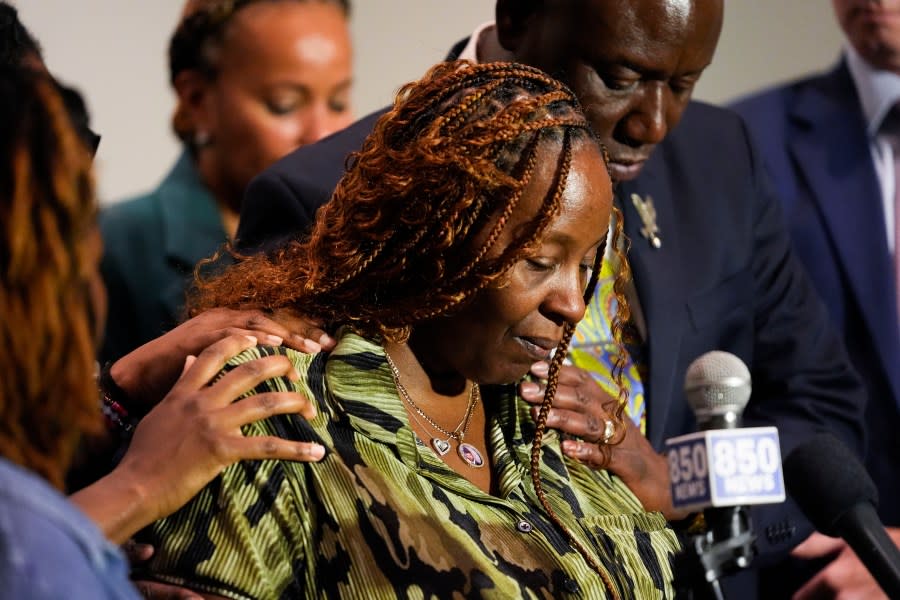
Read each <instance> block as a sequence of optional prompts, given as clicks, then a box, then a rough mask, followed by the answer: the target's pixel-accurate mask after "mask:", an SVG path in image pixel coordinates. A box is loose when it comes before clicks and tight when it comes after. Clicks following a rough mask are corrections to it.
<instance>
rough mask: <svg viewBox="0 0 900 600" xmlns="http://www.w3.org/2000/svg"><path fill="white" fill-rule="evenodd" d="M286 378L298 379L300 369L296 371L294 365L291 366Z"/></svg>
mask: <svg viewBox="0 0 900 600" xmlns="http://www.w3.org/2000/svg"><path fill="white" fill-rule="evenodd" d="M288 379H290V380H291V381H298V380H299V379H300V371H298V370H297V368H296V367H294V368H292V369H291V372H290V373H288Z"/></svg>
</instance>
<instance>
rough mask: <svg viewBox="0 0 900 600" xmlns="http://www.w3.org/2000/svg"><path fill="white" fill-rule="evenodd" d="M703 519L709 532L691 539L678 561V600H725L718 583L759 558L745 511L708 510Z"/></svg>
mask: <svg viewBox="0 0 900 600" xmlns="http://www.w3.org/2000/svg"><path fill="white" fill-rule="evenodd" d="M703 516H704V518H705V519H706V522H707V524H708V529H707V531H706V532H705V533H699V534H694V535H692V536H691V537H690V538H688V540H687V542H686V543H685V547H684V550H683V551H682V552H681V553H680V554H678V555H677V556H676V557H675V564H674V565H673V568H674V571H675V598H676V599H678V600H725V595H724V593H723V592H722V586H721V584H720V583H719V579H721V578H722V577H724V576H726V575H730V574H732V573H736V572H737V571H740V570H741V569H746V568H747V567H749V566H750V563H751V562H752V561H753V557H754V556H756V546H755V545H754V544H755V542H756V535H755V534H754V533H753V530H752V528H751V527H750V514H749V512H748V510H747V508H746V507H743V506H728V507H722V508H708V509H706V510H705V511H703Z"/></svg>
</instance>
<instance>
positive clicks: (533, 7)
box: [495, 0, 543, 53]
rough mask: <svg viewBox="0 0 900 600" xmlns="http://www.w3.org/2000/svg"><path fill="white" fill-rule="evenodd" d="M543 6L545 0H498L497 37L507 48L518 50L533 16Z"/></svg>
mask: <svg viewBox="0 0 900 600" xmlns="http://www.w3.org/2000/svg"><path fill="white" fill-rule="evenodd" d="M542 7H543V0H497V5H496V10H495V18H496V22H497V37H498V39H499V40H500V45H501V46H503V48H504V49H505V50H507V51H508V52H513V53H514V52H516V50H517V49H518V48H519V44H521V42H522V38H523V37H524V36H525V33H526V32H527V31H528V27H529V25H530V21H531V19H532V17H534V15H535V13H537V12H538V11H539V10H540V9H541V8H542Z"/></svg>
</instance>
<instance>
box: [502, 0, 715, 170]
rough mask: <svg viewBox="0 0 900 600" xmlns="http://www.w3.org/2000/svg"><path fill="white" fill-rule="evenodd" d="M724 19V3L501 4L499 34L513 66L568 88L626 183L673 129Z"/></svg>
mask: <svg viewBox="0 0 900 600" xmlns="http://www.w3.org/2000/svg"><path fill="white" fill-rule="evenodd" d="M722 11H723V5H722V0H581V1H578V2H574V1H572V0H525V1H523V0H498V1H497V30H498V35H499V37H500V42H501V44H502V45H503V46H504V48H505V49H506V50H508V51H510V52H512V53H513V55H514V57H515V59H516V60H518V61H520V62H523V63H526V64H530V65H533V66H537V67H540V68H542V69H544V70H546V71H548V72H549V73H551V74H553V75H555V76H556V77H558V78H560V79H562V80H563V81H565V82H566V83H567V84H568V85H569V86H570V87H572V88H573V90H574V91H575V93H576V94H577V95H578V98H579V100H580V101H581V104H582V106H583V107H584V109H585V112H586V113H587V115H588V118H589V119H590V121H591V125H592V127H593V128H594V130H595V132H596V133H597V134H598V135H599V136H600V138H601V140H602V141H603V142H604V144H606V146H607V148H608V149H609V151H610V158H611V165H610V166H611V170H612V172H613V176H614V177H615V178H616V179H618V180H620V181H623V180H629V179H633V178H634V177H637V175H638V174H639V173H640V171H641V169H642V167H643V165H644V163H645V162H646V160H647V159H648V158H649V156H650V153H651V152H652V151H653V148H654V147H655V146H656V144H658V143H659V142H661V141H662V140H663V139H664V138H665V136H666V135H667V134H668V132H669V131H670V130H671V129H672V128H673V127H674V126H675V125H676V124H677V123H678V121H679V120H680V118H681V115H682V113H683V112H684V109H685V108H686V107H687V103H688V101H689V100H690V97H691V93H692V92H693V89H694V85H695V84H696V82H697V80H698V79H699V78H700V75H701V74H702V73H703V70H704V69H705V68H706V67H707V66H708V65H709V63H710V62H711V61H712V57H713V53H714V52H715V48H716V44H717V43H718V39H719V33H720V32H721V29H722Z"/></svg>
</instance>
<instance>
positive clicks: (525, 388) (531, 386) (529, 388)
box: [519, 381, 541, 395]
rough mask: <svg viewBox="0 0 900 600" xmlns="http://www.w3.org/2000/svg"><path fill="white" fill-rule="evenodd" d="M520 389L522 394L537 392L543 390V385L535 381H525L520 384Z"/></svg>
mask: <svg viewBox="0 0 900 600" xmlns="http://www.w3.org/2000/svg"><path fill="white" fill-rule="evenodd" d="M519 390H521V392H522V394H523V395H524V394H537V393H538V392H540V391H541V386H539V385H538V384H536V383H534V382H533V381H523V382H522V384H521V385H520V386H519Z"/></svg>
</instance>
